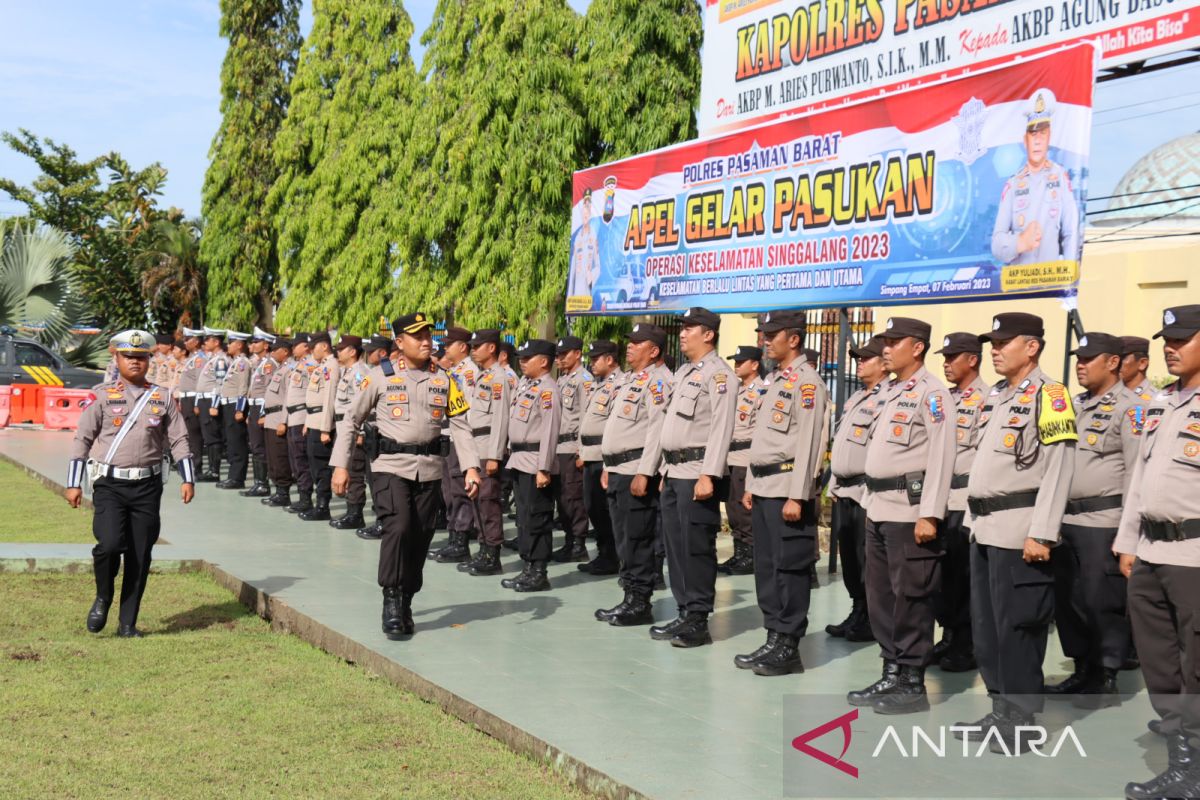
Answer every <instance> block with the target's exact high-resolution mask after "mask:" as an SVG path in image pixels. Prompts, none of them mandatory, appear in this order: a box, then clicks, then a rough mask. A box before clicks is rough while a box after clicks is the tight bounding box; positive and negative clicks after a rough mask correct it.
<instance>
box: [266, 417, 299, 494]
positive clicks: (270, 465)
mask: <svg viewBox="0 0 1200 800" xmlns="http://www.w3.org/2000/svg"><path fill="white" fill-rule="evenodd" d="M263 444H264V445H266V449H267V474H268V475H270V477H271V482H272V483H274V484H275V485H276V486H277V487H279V488H281V489H288V488H291V485H292V484H293V483H295V478H294V477H293V476H292V462H291V459H289V458H288V440H287V435H286V434H285V435H283V436H280V435H279V434H278V433H276V432H275V428H263Z"/></svg>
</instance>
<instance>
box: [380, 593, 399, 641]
mask: <svg viewBox="0 0 1200 800" xmlns="http://www.w3.org/2000/svg"><path fill="white" fill-rule="evenodd" d="M383 634H384V635H385V636H387V638H389V639H399V638H400V637H401V636H403V635H404V622H403V620H401V618H400V589H398V588H397V587H395V586H387V587H384V590H383Z"/></svg>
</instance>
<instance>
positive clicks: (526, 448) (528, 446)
mask: <svg viewBox="0 0 1200 800" xmlns="http://www.w3.org/2000/svg"><path fill="white" fill-rule="evenodd" d="M541 446H542V443H541V442H513V443H512V445H511V446H510V447H509V449H510V450H512V451H513V452H514V453H532V452H536V451H537V450H539V449H540V448H541Z"/></svg>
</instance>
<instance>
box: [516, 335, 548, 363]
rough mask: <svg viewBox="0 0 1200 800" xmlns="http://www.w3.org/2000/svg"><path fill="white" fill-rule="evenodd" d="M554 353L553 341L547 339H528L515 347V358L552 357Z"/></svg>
mask: <svg viewBox="0 0 1200 800" xmlns="http://www.w3.org/2000/svg"><path fill="white" fill-rule="evenodd" d="M554 353H555V348H554V342H551V341H550V340H548V339H528V340H526V342H525V343H524V344H522V345H521V346H520V347H518V348H517V358H529V357H530V356H546V357H548V358H554Z"/></svg>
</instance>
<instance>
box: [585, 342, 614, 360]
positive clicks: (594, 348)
mask: <svg viewBox="0 0 1200 800" xmlns="http://www.w3.org/2000/svg"><path fill="white" fill-rule="evenodd" d="M618 352H619V350H618V348H617V343H616V342H610V341H609V340H608V339H596V340H595V341H593V342H592V343H591V344H590V345H588V352H587V354H588V358H598V357H599V356H615V355H617V353H618Z"/></svg>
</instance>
